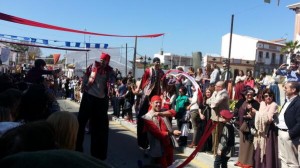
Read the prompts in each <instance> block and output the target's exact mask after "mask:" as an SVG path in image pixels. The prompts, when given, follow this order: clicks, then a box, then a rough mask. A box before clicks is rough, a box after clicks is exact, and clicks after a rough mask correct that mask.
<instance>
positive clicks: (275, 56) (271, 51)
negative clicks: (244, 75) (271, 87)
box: [221, 33, 286, 77]
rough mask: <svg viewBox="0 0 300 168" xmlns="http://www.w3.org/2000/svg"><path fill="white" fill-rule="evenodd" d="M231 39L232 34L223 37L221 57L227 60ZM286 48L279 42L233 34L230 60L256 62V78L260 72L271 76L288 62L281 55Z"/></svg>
mask: <svg viewBox="0 0 300 168" xmlns="http://www.w3.org/2000/svg"><path fill="white" fill-rule="evenodd" d="M229 39H230V33H228V34H225V35H224V36H223V37H222V46H221V55H222V56H223V57H225V58H228V53H229ZM283 42H285V41H283ZM284 46H285V44H282V43H279V42H277V41H268V40H262V39H257V38H253V37H249V36H242V35H238V34H232V44H231V57H230V58H232V59H241V60H248V61H254V70H253V72H254V73H253V75H254V76H255V77H257V76H259V74H260V72H266V73H267V74H269V75H270V74H271V73H272V71H273V69H274V68H278V67H279V66H280V65H281V64H282V63H285V62H286V56H285V55H283V54H281V53H280V51H281V48H282V47H284Z"/></svg>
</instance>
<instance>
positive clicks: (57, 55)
mask: <svg viewBox="0 0 300 168" xmlns="http://www.w3.org/2000/svg"><path fill="white" fill-rule="evenodd" d="M59 57H60V54H53V61H54V63H53V64H56V63H57V62H58V60H59Z"/></svg>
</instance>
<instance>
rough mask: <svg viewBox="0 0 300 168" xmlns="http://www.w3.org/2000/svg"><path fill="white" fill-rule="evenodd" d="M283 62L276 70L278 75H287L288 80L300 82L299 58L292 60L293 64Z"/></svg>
mask: <svg viewBox="0 0 300 168" xmlns="http://www.w3.org/2000/svg"><path fill="white" fill-rule="evenodd" d="M288 66H289V64H282V65H280V67H279V68H278V70H277V71H276V75H281V76H286V82H289V81H295V82H300V72H299V67H298V61H297V60H291V65H290V66H289V68H287V67H288Z"/></svg>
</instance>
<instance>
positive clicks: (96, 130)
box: [76, 92, 109, 160]
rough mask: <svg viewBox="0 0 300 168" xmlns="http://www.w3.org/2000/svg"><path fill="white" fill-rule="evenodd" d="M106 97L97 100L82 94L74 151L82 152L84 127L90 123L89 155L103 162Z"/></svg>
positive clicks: (106, 120)
mask: <svg viewBox="0 0 300 168" xmlns="http://www.w3.org/2000/svg"><path fill="white" fill-rule="evenodd" d="M108 101H109V100H108V97H105V98H97V97H95V96H92V95H90V94H88V93H86V92H85V93H83V96H82V101H81V104H80V108H79V114H78V122H79V129H78V135H77V142H76V150H77V151H80V152H83V141H84V134H85V130H84V129H85V126H86V123H87V121H88V120H89V121H90V133H91V155H92V156H94V157H96V158H98V159H101V160H105V159H106V157H107V146H108V123H109V122H108V115H107V111H108Z"/></svg>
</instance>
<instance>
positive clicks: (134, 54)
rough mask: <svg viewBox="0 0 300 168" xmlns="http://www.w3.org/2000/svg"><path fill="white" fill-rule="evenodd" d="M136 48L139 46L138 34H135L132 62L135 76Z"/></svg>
mask: <svg viewBox="0 0 300 168" xmlns="http://www.w3.org/2000/svg"><path fill="white" fill-rule="evenodd" d="M136 48H137V36H135V44H134V52H133V61H132V62H133V64H132V75H133V78H135V60H136Z"/></svg>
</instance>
